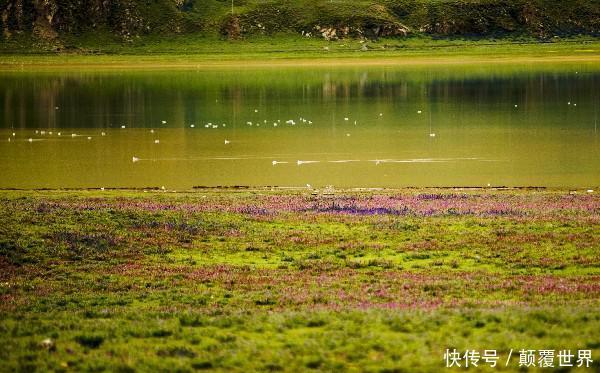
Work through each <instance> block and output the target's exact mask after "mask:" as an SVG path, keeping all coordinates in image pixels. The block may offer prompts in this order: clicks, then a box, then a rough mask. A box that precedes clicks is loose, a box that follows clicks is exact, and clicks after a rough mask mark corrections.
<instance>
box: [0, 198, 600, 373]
mask: <svg viewBox="0 0 600 373" xmlns="http://www.w3.org/2000/svg"><path fill="white" fill-rule="evenodd" d="M598 211H600V198H599V197H598V195H597V194H596V193H586V192H580V193H577V194H570V193H568V192H563V191H544V190H523V191H518V190H509V191H503V190H484V189H482V190H475V191H465V190H435V189H434V190H416V189H415V190H402V191H378V192H351V191H347V192H341V193H340V192H337V193H335V194H317V195H313V194H310V193H308V192H303V191H288V192H282V191H267V190H248V191H239V192H236V191H220V190H197V191H194V192H189V193H168V192H157V191H149V192H142V191H139V192H138V191H120V192H119V191H106V192H101V191H64V192H60V191H39V192H33V191H31V192H28V191H3V192H1V193H0V219H1V221H2V222H3V224H2V225H1V226H0V268H1V270H0V300H1V302H0V344H1V345H2V346H3V347H2V349H0V363H1V364H0V370H6V371H14V370H23V371H32V370H34V369H35V368H37V369H40V370H55V371H68V370H87V371H92V370H93V371H102V370H112V371H131V370H133V368H137V369H140V370H166V369H168V370H171V371H173V370H179V371H192V370H202V369H215V370H228V371H229V370H234V371H252V370H262V371H273V370H281V371H298V370H310V369H312V370H321V371H348V370H350V371H414V370H427V371H435V370H439V369H441V368H442V367H443V364H444V362H443V353H444V351H445V349H446V348H457V349H461V350H463V351H464V350H465V349H479V350H484V349H497V350H498V352H499V354H500V355H501V356H502V357H503V358H504V359H506V357H507V355H508V352H509V350H510V349H515V351H518V350H520V349H522V348H525V349H556V350H559V349H571V350H577V349H590V350H592V357H593V358H594V360H595V361H594V363H593V364H594V365H593V367H592V369H596V370H597V369H598V368H600V365H599V361H600V359H599V358H598V357H599V356H600V355H599V354H600V340H599V335H598V330H599V329H600V312H599V306H600V303H599V300H600V299H599V298H598V295H599V294H600V292H599V290H600V288H599V283H600V281H599V280H600V255H599V253H600V250H599V248H600V234H599V232H600V217H599V215H598ZM501 361H502V360H501ZM496 370H518V355H517V356H513V360H512V361H511V364H510V365H509V366H508V367H504V363H502V364H500V366H499V367H497V368H495V370H494V371H496Z"/></svg>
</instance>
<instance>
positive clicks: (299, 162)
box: [296, 160, 320, 166]
mask: <svg viewBox="0 0 600 373" xmlns="http://www.w3.org/2000/svg"><path fill="white" fill-rule="evenodd" d="M319 162H320V161H301V160H298V161H296V164H297V165H298V166H300V165H303V164H305V163H319Z"/></svg>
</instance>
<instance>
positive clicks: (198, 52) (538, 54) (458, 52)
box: [0, 39, 600, 70]
mask: <svg viewBox="0 0 600 373" xmlns="http://www.w3.org/2000/svg"><path fill="white" fill-rule="evenodd" d="M404 43H405V44H403V42H402V41H398V40H393V41H385V40H382V41H379V42H377V43H369V45H370V47H369V48H370V49H367V50H364V51H362V50H360V49H359V46H360V45H361V44H359V41H356V40H346V41H336V42H326V41H320V42H319V43H314V42H313V43H310V44H302V43H298V44H295V42H294V40H288V39H282V40H277V39H275V40H274V41H271V42H268V40H263V39H261V40H258V41H256V40H249V41H239V42H227V41H213V42H211V43H209V42H207V41H203V42H200V44H197V45H193V44H192V45H185V46H177V45H174V46H172V47H169V46H168V45H162V46H154V47H153V48H150V47H148V48H144V47H140V46H137V47H135V46H134V47H132V48H130V49H125V48H124V47H123V48H121V47H114V48H108V49H107V50H105V51H101V52H97V51H96V52H86V51H85V50H83V51H81V50H77V51H72V52H61V53H28V52H27V51H4V52H2V51H1V50H0V55H2V54H3V55H2V56H1V57H0V70H22V69H31V70H37V69H62V68H72V67H77V68H106V69H124V68H126V69H165V68H167V69H193V68H213V67H216V68H219V67H249V68H261V67H271V66H290V67H305V66H306V67H308V66H315V67H318V66H394V65H401V66H418V65H460V64H508V63H536V64H537V63H557V62H558V63H560V62H581V63H588V64H589V63H592V64H595V63H598V62H600V40H595V39H592V40H584V41H561V42H554V43H542V42H533V41H532V42H516V41H498V42H496V41H485V40H484V41H464V40H443V41H431V40H429V41H427V42H424V41H419V42H404Z"/></svg>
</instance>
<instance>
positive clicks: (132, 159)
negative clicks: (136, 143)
mask: <svg viewBox="0 0 600 373" xmlns="http://www.w3.org/2000/svg"><path fill="white" fill-rule="evenodd" d="M139 160H140V159H139V158H138V157H132V158H131V161H132V162H133V163H135V162H137V161H139Z"/></svg>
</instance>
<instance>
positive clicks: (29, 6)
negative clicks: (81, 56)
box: [0, 0, 600, 51]
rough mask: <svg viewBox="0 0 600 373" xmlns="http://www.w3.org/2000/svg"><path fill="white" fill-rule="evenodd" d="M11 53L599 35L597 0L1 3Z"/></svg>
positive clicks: (6, 43) (0, 20)
mask: <svg viewBox="0 0 600 373" xmlns="http://www.w3.org/2000/svg"><path fill="white" fill-rule="evenodd" d="M0 14H1V17H0V26H1V27H2V38H1V40H2V44H3V48H2V49H4V50H10V49H30V50H59V51H60V50H65V49H78V48H79V47H80V46H81V45H82V44H86V42H89V41H90V40H92V41H93V40H96V39H98V40H100V39H102V40H104V41H106V40H109V41H110V42H115V43H125V44H127V43H131V42H135V41H136V40H139V39H143V38H145V37H160V38H167V39H168V38H169V37H172V36H176V35H183V36H185V35H194V37H201V38H203V37H208V38H215V37H217V38H222V39H244V38H249V37H254V36H257V35H266V36H268V37H270V36H273V35H281V34H288V35H290V34H295V35H298V36H302V37H304V38H317V39H339V38H348V37H351V38H360V39H369V40H374V39H377V38H380V37H392V38H404V37H411V36H413V37H414V36H420V35H425V36H429V37H434V38H438V37H485V38H499V37H500V38H501V37H534V38H542V39H547V38H553V37H557V36H558V37H563V36H573V35H588V36H598V34H599V30H600V1H598V0H592V1H585V0H533V1H529V0H516V1H512V0H371V1H364V0H352V1H340V0H297V1H295V0H234V1H233V7H232V3H231V2H230V1H228V0H150V1H141V0H121V1H114V0H112V1H111V0H43V1H42V0H1V1H0Z"/></svg>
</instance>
